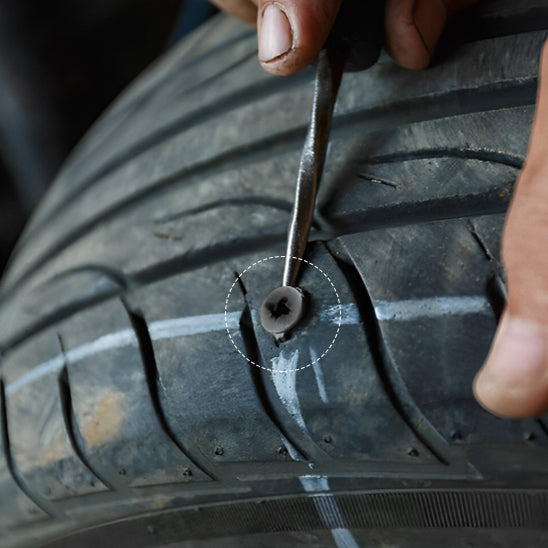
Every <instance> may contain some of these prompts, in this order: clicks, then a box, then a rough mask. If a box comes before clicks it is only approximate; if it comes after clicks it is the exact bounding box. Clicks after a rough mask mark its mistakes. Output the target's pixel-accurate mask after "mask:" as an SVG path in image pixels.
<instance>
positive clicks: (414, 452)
mask: <svg viewBox="0 0 548 548" xmlns="http://www.w3.org/2000/svg"><path fill="white" fill-rule="evenodd" d="M407 454H408V455H409V456H410V457H418V456H419V452H418V451H417V450H416V449H415V448H414V447H411V448H410V449H409V451H407Z"/></svg>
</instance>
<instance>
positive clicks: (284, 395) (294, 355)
mask: <svg viewBox="0 0 548 548" xmlns="http://www.w3.org/2000/svg"><path fill="white" fill-rule="evenodd" d="M287 354H288V355H286V352H285V351H284V350H282V351H281V352H280V355H279V356H277V357H275V358H272V359H271V360H270V361H271V363H272V381H273V383H274V387H275V388H276V392H277V393H278V396H279V398H280V401H281V402H282V404H283V406H284V407H285V408H286V409H287V411H288V412H289V414H290V415H291V416H292V417H293V418H294V419H295V421H296V422H297V424H298V425H299V426H300V427H301V428H302V430H303V431H304V432H306V433H307V435H309V434H308V429H307V427H306V424H305V422H304V418H303V415H302V412H301V404H300V403H299V397H298V396H297V363H298V361H299V350H295V351H294V352H288V353H287Z"/></svg>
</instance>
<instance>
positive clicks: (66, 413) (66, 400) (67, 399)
mask: <svg viewBox="0 0 548 548" xmlns="http://www.w3.org/2000/svg"><path fill="white" fill-rule="evenodd" d="M57 338H58V339H59V346H60V347H61V354H62V356H63V361H64V366H63V369H61V371H60V373H59V376H58V378H57V380H58V384H59V399H60V402H61V412H62V414H63V421H64V423H65V431H66V433H67V436H68V438H69V441H70V445H71V447H72V450H73V451H74V453H75V454H76V456H77V457H78V458H79V459H80V460H81V461H82V463H83V465H84V466H85V467H86V468H87V469H88V470H89V471H90V472H91V473H92V474H93V475H94V476H95V477H96V478H97V479H99V481H101V483H103V484H104V485H105V486H106V487H107V488H108V489H110V490H111V491H112V490H114V488H113V486H112V485H111V484H110V483H109V482H108V481H107V480H106V479H105V478H104V477H102V476H101V474H99V473H98V472H97V471H96V470H95V469H94V468H93V466H92V465H91V464H90V462H89V461H88V459H87V457H86V456H85V454H84V453H83V451H82V449H81V448H80V446H79V445H78V441H77V436H76V429H77V428H78V426H77V425H76V423H75V421H74V415H73V411H72V394H71V390H70V383H69V376H68V370H67V359H66V353H65V345H64V343H63V339H62V337H61V335H60V334H59V333H58V334H57Z"/></svg>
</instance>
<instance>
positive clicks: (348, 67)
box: [325, 0, 384, 72]
mask: <svg viewBox="0 0 548 548" xmlns="http://www.w3.org/2000/svg"><path fill="white" fill-rule="evenodd" d="M383 43H384V0H343V1H342V4H341V7H340V9H339V13H338V15H337V19H336V20H335V23H334V25H333V28H332V29H331V33H330V34H329V37H328V39H327V42H326V44H325V47H326V48H327V50H328V52H329V54H330V55H335V56H337V57H339V56H340V57H341V58H342V59H344V60H345V61H346V62H345V69H344V70H345V71H349V72H357V71H360V70H365V69H367V68H369V67H371V66H372V65H374V64H375V63H376V62H377V60H378V58H379V55H380V52H381V49H382V46H383Z"/></svg>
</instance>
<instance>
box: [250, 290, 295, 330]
mask: <svg viewBox="0 0 548 548" xmlns="http://www.w3.org/2000/svg"><path fill="white" fill-rule="evenodd" d="M303 313H304V293H303V291H302V290H301V289H300V288H298V287H291V286H289V285H284V286H282V287H278V288H277V289H275V290H274V291H272V292H271V293H270V294H269V295H268V297H267V298H266V299H265V300H264V301H263V304H262V305H261V308H260V310H259V316H260V318H261V324H262V326H263V327H264V328H265V330H266V331H268V332H269V333H272V334H273V335H280V334H283V333H286V332H287V331H289V330H290V329H292V328H293V327H295V326H296V325H297V323H299V321H300V319H301V318H302V316H303Z"/></svg>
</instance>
